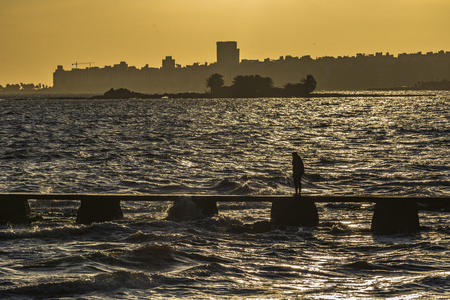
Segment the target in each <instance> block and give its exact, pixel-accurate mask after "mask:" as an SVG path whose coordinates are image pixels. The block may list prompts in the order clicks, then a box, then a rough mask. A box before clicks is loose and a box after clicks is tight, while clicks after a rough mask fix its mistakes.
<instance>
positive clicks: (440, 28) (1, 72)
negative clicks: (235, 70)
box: [0, 0, 450, 85]
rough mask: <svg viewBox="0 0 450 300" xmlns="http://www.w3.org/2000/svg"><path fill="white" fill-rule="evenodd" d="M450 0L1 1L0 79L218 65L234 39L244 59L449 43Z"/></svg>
mask: <svg viewBox="0 0 450 300" xmlns="http://www.w3.org/2000/svg"><path fill="white" fill-rule="evenodd" d="M449 12H450V2H449V1H447V0H432V1H425V0H398V1H386V0H382V1H359V0H343V1H331V0H319V1H311V0H281V1H269V0H240V1H235V0H232V1H224V0H215V1H206V0H193V1H183V0H165V1H161V0H134V1H124V0H98V1H87V0H77V1H75V0H66V1H59V0H43V1H34V0H20V1H17V0H3V1H2V8H1V10H0V36H1V37H2V40H1V42H0V84H2V85H5V84H6V83H18V82H33V83H38V82H42V83H44V84H48V85H52V72H53V71H54V70H55V68H56V66H57V65H63V66H64V67H65V68H70V67H71V65H72V63H75V62H95V65H97V66H100V67H102V66H104V65H112V64H115V63H119V62H120V61H122V60H124V61H126V62H127V63H128V64H130V65H134V66H137V67H142V66H144V65H146V64H149V65H150V66H153V67H160V66H161V59H163V58H164V57H165V56H166V55H171V56H173V57H174V58H175V59H176V61H177V63H179V64H181V65H187V64H192V63H195V62H202V63H204V62H205V61H207V62H214V61H215V60H216V57H215V55H216V53H215V46H216V45H215V43H216V41H220V40H234V41H237V42H238V43H239V48H240V49H241V58H245V59H264V58H278V57H279V56H281V55H293V56H303V55H311V56H312V57H321V56H327V55H328V56H339V55H355V54H356V53H375V52H390V53H393V54H398V53H403V52H406V53H412V52H418V51H422V52H427V51H439V50H446V51H448V50H450V40H449V39H448V36H447V32H448V29H449V28H450V19H449V18H448V13H449Z"/></svg>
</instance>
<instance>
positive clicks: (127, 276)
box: [0, 93, 450, 299]
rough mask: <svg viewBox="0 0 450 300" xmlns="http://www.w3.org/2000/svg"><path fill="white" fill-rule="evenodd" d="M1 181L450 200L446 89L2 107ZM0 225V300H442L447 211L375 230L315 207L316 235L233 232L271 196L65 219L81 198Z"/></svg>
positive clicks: (449, 265) (82, 188) (67, 188)
mask: <svg viewBox="0 0 450 300" xmlns="http://www.w3.org/2000/svg"><path fill="white" fill-rule="evenodd" d="M0 106H1V109H0V122H1V123H0V124H2V125H1V126H0V130H1V134H2V137H3V139H2V141H3V143H1V144H0V168H1V172H0V188H1V189H2V191H4V192H6V191H19V192H25V191H30V192H92V193H108V192H118V193H217V194H233V193H234V194H292V193H293V192H294V189H293V183H292V180H291V178H292V177H291V176H292V173H291V172H292V170H291V168H292V167H291V153H292V152H293V151H297V152H298V153H299V154H300V155H301V156H302V158H303V160H304V162H305V167H306V170H305V175H304V177H303V179H304V181H303V192H304V193H310V194H333V195H335V194H348V195H355V194H371V195H373V194H380V195H395V194H396V195H433V196H441V195H447V196H448V195H449V194H450V190H449V189H450V182H449V175H450V168H449V165H450V164H449V163H450V161H449V160H450V158H449V157H450V153H449V151H450V150H449V149H450V147H449V145H450V140H449V139H450V135H449V130H450V126H449V120H450V117H449V109H448V106H449V97H448V94H447V93H443V94H437V96H435V97H429V96H420V95H418V96H417V97H404V98H398V97H381V98H374V99H368V98H343V99H333V98H329V99H326V98H321V99H223V100H222V99H221V100H219V99H212V100H211V99H202V100H195V99H193V100H170V99H169V100H126V101H108V100H100V101H97V100H96V101H93V100H33V101H27V100H23V101H9V100H4V101H1V102H0ZM30 204H31V206H32V209H33V210H34V211H35V212H38V213H40V214H41V215H42V216H43V220H41V221H38V222H36V223H34V224H32V225H1V226H0V243H1V245H2V248H1V253H0V256H1V263H0V297H1V298H7V297H11V298H14V297H16V298H17V297H19V298H20V297H22V298H26V297H27V296H28V297H30V295H31V297H40V298H43V299H45V298H54V299H59V298H66V299H69V298H87V299H91V298H96V299H110V298H115V299H130V298H136V299H166V298H195V299H205V298H208V299H209V298H216V299H231V298H235V299H241V298H261V297H262V298H276V299H278V298H282V299H285V298H306V299H336V298H352V297H353V298H356V299H361V298H399V299H401V298H413V299H414V298H418V299H419V298H425V299H428V298H438V297H442V298H446V297H447V296H449V294H448V290H449V289H450V286H449V282H450V281H449V279H450V262H449V259H448V257H449V251H450V240H449V233H450V228H449V226H448V225H447V223H448V212H441V211H421V212H420V220H421V225H422V226H424V227H425V228H426V230H424V231H421V232H420V233H417V234H413V235H393V236H383V235H372V234H371V233H370V232H369V231H368V229H369V228H370V222H371V217H372V213H373V212H372V208H373V207H372V204H356V205H355V204H348V203H343V204H333V203H323V204H318V210H319V216H320V224H319V226H318V227H317V228H302V227H287V228H286V229H285V230H280V229H274V230H271V231H268V232H265V233H258V234H254V233H249V232H244V233H237V232H236V231H235V230H233V229H234V228H235V227H236V226H245V225H247V224H253V223H255V222H258V221H263V220H267V219H268V218H269V215H270V205H269V204H268V203H220V204H219V212H220V213H219V215H218V216H214V217H213V218H205V219H203V220H194V221H187V222H173V221H169V220H165V218H166V217H167V209H168V208H169V206H170V204H169V203H158V202H155V203H146V202H126V203H122V207H123V212H124V216H125V217H124V219H122V220H118V221H114V222H105V223H98V224H92V225H79V224H75V223H74V221H75V214H76V210H77V208H78V207H79V202H78V201H48V200H47V201H44V200H32V201H30Z"/></svg>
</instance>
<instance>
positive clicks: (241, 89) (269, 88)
mask: <svg viewBox="0 0 450 300" xmlns="http://www.w3.org/2000/svg"><path fill="white" fill-rule="evenodd" d="M231 88H232V89H233V93H234V95H235V96H237V97H255V96H268V95H270V94H271V93H272V92H273V81H272V79H271V78H269V77H261V76H259V75H247V76H242V75H239V76H236V77H234V79H233V85H232V86H231Z"/></svg>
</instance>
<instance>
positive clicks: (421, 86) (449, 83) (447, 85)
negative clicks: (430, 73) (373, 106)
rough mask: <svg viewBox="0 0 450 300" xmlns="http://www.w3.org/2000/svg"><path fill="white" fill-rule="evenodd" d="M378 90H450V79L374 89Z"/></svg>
mask: <svg viewBox="0 0 450 300" xmlns="http://www.w3.org/2000/svg"><path fill="white" fill-rule="evenodd" d="M372 90H374V91H375V90H376V91H450V80H447V79H444V80H441V81H418V82H417V83H416V84H414V85H413V86H399V87H392V88H384V89H372Z"/></svg>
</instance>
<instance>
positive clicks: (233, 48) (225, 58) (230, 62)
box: [217, 42, 239, 66]
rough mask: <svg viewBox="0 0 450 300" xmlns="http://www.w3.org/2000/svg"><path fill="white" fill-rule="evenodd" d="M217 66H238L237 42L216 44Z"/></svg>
mask: <svg viewBox="0 0 450 300" xmlns="http://www.w3.org/2000/svg"><path fill="white" fill-rule="evenodd" d="M217 64H218V65H220V66H235V65H238V64H239V49H238V48H237V42H217Z"/></svg>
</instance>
